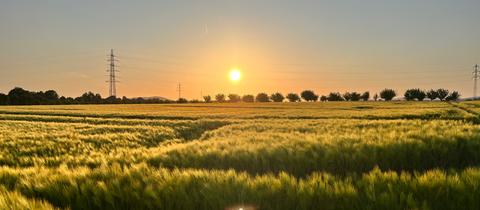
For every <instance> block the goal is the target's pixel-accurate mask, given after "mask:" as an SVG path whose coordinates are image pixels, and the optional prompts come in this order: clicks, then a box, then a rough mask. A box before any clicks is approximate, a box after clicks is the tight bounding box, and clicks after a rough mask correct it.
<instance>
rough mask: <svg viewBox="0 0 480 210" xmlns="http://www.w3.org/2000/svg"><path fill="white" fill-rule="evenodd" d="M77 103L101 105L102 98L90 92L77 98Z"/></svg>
mask: <svg viewBox="0 0 480 210" xmlns="http://www.w3.org/2000/svg"><path fill="white" fill-rule="evenodd" d="M75 101H76V102H78V103H81V104H99V103H102V96H101V95H100V94H98V93H97V94H95V93H93V92H90V91H89V92H86V93H84V94H82V96H80V97H77V98H75Z"/></svg>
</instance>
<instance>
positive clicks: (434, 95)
mask: <svg viewBox="0 0 480 210" xmlns="http://www.w3.org/2000/svg"><path fill="white" fill-rule="evenodd" d="M427 98H429V99H430V101H433V100H435V99H437V98H438V93H437V91H436V90H433V89H432V90H429V91H428V92H427Z"/></svg>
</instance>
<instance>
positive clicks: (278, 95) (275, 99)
mask: <svg viewBox="0 0 480 210" xmlns="http://www.w3.org/2000/svg"><path fill="white" fill-rule="evenodd" d="M270 99H272V101H273V102H283V100H285V97H284V96H283V95H282V94H281V93H278V92H277V93H274V94H272V95H271V96H270Z"/></svg>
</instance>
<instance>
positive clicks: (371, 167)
mask: <svg viewBox="0 0 480 210" xmlns="http://www.w3.org/2000/svg"><path fill="white" fill-rule="evenodd" d="M479 107H480V105H477V103H476V102H465V103H454V104H453V103H452V104H451V103H441V102H421V103H415V102H390V103H381V102H379V103H368V102H359V103H348V102H345V103H308V104H307V103H282V104H277V103H272V104H261V105H259V104H241V103H240V104H228V103H227V104H187V105H173V104H168V105H75V106H16V107H14V106H12V107H8V106H4V107H0V120H1V122H2V123H0V209H5V208H3V206H9V207H10V206H12V208H11V209H54V208H58V209H243V210H247V209H318V208H319V207H321V209H399V210H400V209H479V208H480V203H478V198H479V197H480V168H478V165H479V164H480V153H479V152H478V151H480V125H478V123H479V122H480V121H479V120H478V114H477V112H478V111H480V108H479Z"/></svg>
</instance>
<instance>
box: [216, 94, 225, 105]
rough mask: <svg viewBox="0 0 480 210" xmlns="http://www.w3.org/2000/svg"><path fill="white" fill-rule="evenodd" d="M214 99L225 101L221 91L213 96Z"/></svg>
mask: <svg viewBox="0 0 480 210" xmlns="http://www.w3.org/2000/svg"><path fill="white" fill-rule="evenodd" d="M215 101H217V102H220V103H223V102H225V95H224V94H221V93H219V94H217V95H216V96H215Z"/></svg>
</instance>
